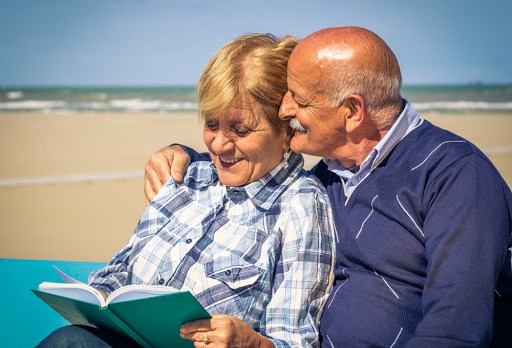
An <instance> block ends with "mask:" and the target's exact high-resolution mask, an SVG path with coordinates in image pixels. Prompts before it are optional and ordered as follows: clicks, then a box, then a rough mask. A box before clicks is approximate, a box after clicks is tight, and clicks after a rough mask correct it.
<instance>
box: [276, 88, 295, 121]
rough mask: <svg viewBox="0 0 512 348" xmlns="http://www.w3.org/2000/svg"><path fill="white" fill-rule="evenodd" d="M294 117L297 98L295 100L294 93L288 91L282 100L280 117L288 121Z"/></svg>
mask: <svg viewBox="0 0 512 348" xmlns="http://www.w3.org/2000/svg"><path fill="white" fill-rule="evenodd" d="M293 117H295V100H293V97H292V94H291V93H290V91H288V92H286V94H285V95H284V97H283V100H282V101H281V106H280V107H279V118H280V119H281V120H285V121H287V120H289V119H291V118H293Z"/></svg>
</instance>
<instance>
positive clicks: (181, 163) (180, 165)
mask: <svg viewBox="0 0 512 348" xmlns="http://www.w3.org/2000/svg"><path fill="white" fill-rule="evenodd" d="M169 148H170V149H171V150H172V151H173V158H172V161H170V162H169V167H170V168H171V175H172V178H173V180H174V181H175V182H178V183H181V182H182V181H183V176H184V174H185V172H186V171H187V168H188V166H189V164H190V157H189V155H188V154H187V152H186V151H185V150H184V149H183V148H182V147H181V146H179V145H172V146H170V147H169Z"/></svg>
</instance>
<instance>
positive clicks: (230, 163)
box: [218, 156, 242, 167]
mask: <svg viewBox="0 0 512 348" xmlns="http://www.w3.org/2000/svg"><path fill="white" fill-rule="evenodd" d="M218 158H219V162H220V164H221V165H222V166H223V167H231V166H233V165H234V164H236V163H238V162H240V161H241V160H242V159H241V158H233V159H223V158H221V157H220V156H218Z"/></svg>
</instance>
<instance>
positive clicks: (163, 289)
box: [107, 284, 180, 304]
mask: <svg viewBox="0 0 512 348" xmlns="http://www.w3.org/2000/svg"><path fill="white" fill-rule="evenodd" d="M175 292H180V290H177V289H175V288H172V287H170V286H163V285H144V284H140V285H135V284H132V285H125V286H123V287H121V288H119V289H116V290H115V291H113V292H112V293H111V294H110V296H109V297H108V299H107V304H109V303H115V302H122V301H130V300H137V299H141V298H147V297H153V296H158V295H165V294H171V293H175Z"/></svg>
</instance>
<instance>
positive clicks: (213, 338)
mask: <svg viewBox="0 0 512 348" xmlns="http://www.w3.org/2000/svg"><path fill="white" fill-rule="evenodd" d="M180 336H181V337H182V338H185V339H188V340H191V341H192V342H194V347H196V348H205V347H206V348H220V347H248V348H249V347H250V348H254V347H275V346H274V344H273V343H272V342H271V341H270V340H269V339H267V338H266V337H264V336H262V335H260V334H259V333H257V332H256V331H254V330H253V329H252V327H250V326H249V325H248V324H247V323H246V322H244V321H242V320H240V319H237V318H235V317H232V316H230V315H225V314H213V315H212V318H211V319H201V320H196V321H191V322H189V323H186V324H183V325H182V326H181V329H180Z"/></svg>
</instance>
